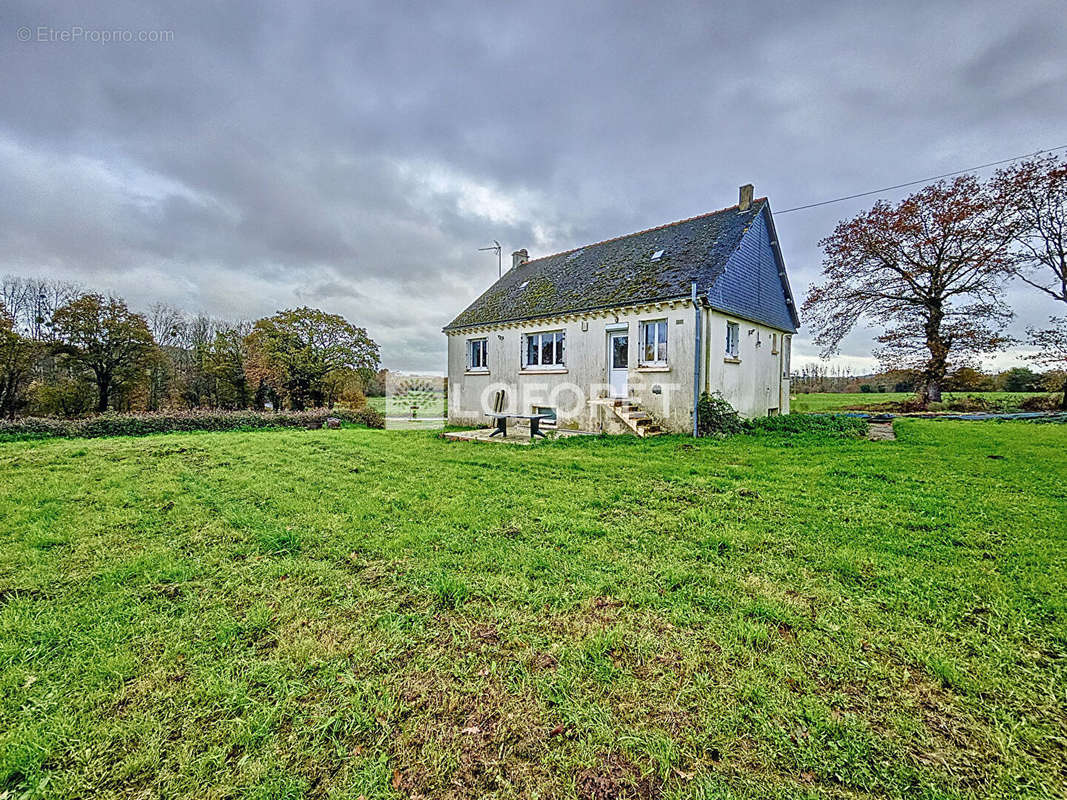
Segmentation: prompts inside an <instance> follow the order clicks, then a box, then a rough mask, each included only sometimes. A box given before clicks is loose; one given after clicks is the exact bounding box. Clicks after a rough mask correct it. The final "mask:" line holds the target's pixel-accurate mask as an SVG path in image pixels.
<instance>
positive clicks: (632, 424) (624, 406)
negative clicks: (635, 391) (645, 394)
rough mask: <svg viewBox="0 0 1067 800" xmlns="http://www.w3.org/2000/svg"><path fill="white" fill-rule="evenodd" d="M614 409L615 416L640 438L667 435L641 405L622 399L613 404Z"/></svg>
mask: <svg viewBox="0 0 1067 800" xmlns="http://www.w3.org/2000/svg"><path fill="white" fill-rule="evenodd" d="M612 409H613V410H614V411H615V416H616V417H618V418H619V419H620V420H622V422H623V423H624V424H625V425H626V427H627V428H629V429H630V430H631V431H633V432H634V433H635V434H637V435H638V436H641V437H645V436H658V435H659V434H661V433H665V431H664V430H663V428H662V427H661V426H659V425H657V424H656V421H655V420H654V419H652V417H650V416H649V415H648V414H647V413H646V412H644V411H643V410H642V409H641V405H640V403H636V402H634V401H633V400H623V399H621V398H620V399H617V400H615V401H614V402H613V403H612Z"/></svg>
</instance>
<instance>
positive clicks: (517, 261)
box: [511, 247, 530, 269]
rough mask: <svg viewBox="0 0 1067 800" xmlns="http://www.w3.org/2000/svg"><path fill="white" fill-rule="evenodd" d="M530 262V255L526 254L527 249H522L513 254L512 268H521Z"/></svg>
mask: <svg viewBox="0 0 1067 800" xmlns="http://www.w3.org/2000/svg"><path fill="white" fill-rule="evenodd" d="M529 260H530V254H529V253H527V252H526V248H525V247H524V248H522V250H516V251H515V252H514V253H512V254H511V268H512V269H515V268H516V267H521V266H522V265H523V264H525V263H526V262H527V261H529Z"/></svg>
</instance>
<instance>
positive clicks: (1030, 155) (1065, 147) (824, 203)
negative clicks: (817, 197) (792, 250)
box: [774, 144, 1067, 215]
mask: <svg viewBox="0 0 1067 800" xmlns="http://www.w3.org/2000/svg"><path fill="white" fill-rule="evenodd" d="M1057 150H1067V144H1061V145H1060V146H1059V147H1050V148H1048V149H1046V150H1035V151H1034V152H1032V153H1027V154H1026V155H1024V156H1015V157H1014V158H1004V159H1001V160H1000V161H990V162H989V163H988V164H979V165H978V166H977V167H967V168H966V169H959V170H956V171H955V172H946V173H944V174H943V175H934V176H933V177H932V178H920V179H919V180H917V181H908V182H907V183H898V184H897V185H896V186H886V187H885V188H883V189H874V190H872V191H869V192H860V193H859V194H850V195H847V196H845V197H835V198H834V199H833V200H823V201H821V202H819V203H808V204H807V205H803V206H794V207H793V208H787V209H786V210H785V211H775V212H774V213H775V214H776V215H779V214H788V213H789V212H790V211H803V210H804V209H805V208H817V207H818V206H828V205H830V204H831V203H840V202H843V201H845V200H855V199H856V198H857V197H870V196H871V195H872V194H881V193H882V192H891V191H893V190H894V189H903V188H904V187H906V186H915V185H916V184H918V183H930V182H932V181H939V180H941V179H942V178H951V177H954V176H956V175H963V174H964V173H966V172H977V171H978V170H980V169H988V168H989V167H997V166H1000V165H1001V164H1008V163H1010V162H1012V161H1019V160H1020V159H1023V158H1033V157H1034V156H1039V155H1041V154H1042V153H1055V152H1056V151H1057Z"/></svg>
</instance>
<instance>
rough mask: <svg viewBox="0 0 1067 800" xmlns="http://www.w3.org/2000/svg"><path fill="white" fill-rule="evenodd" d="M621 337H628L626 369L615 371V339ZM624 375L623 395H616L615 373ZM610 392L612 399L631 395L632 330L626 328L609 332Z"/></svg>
mask: <svg viewBox="0 0 1067 800" xmlns="http://www.w3.org/2000/svg"><path fill="white" fill-rule="evenodd" d="M619 336H624V337H626V367H625V368H624V369H615V368H614V367H613V366H612V364H613V363H614V356H615V338H616V337H619ZM615 372H621V373H623V381H622V394H616V393H615V380H614V378H613V373H615ZM608 392H609V393H610V394H611V396H612V397H618V398H626V397H629V395H630V330H629V328H628V327H627V328H624V329H621V330H616V331H608Z"/></svg>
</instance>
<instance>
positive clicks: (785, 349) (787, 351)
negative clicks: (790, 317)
mask: <svg viewBox="0 0 1067 800" xmlns="http://www.w3.org/2000/svg"><path fill="white" fill-rule="evenodd" d="M792 344H793V337H792V336H782V377H783V378H786V379H788V378H789V370H790V368H791V367H790V363H789V362H790V361H791V360H792V355H793V354H792V349H793V348H792Z"/></svg>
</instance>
